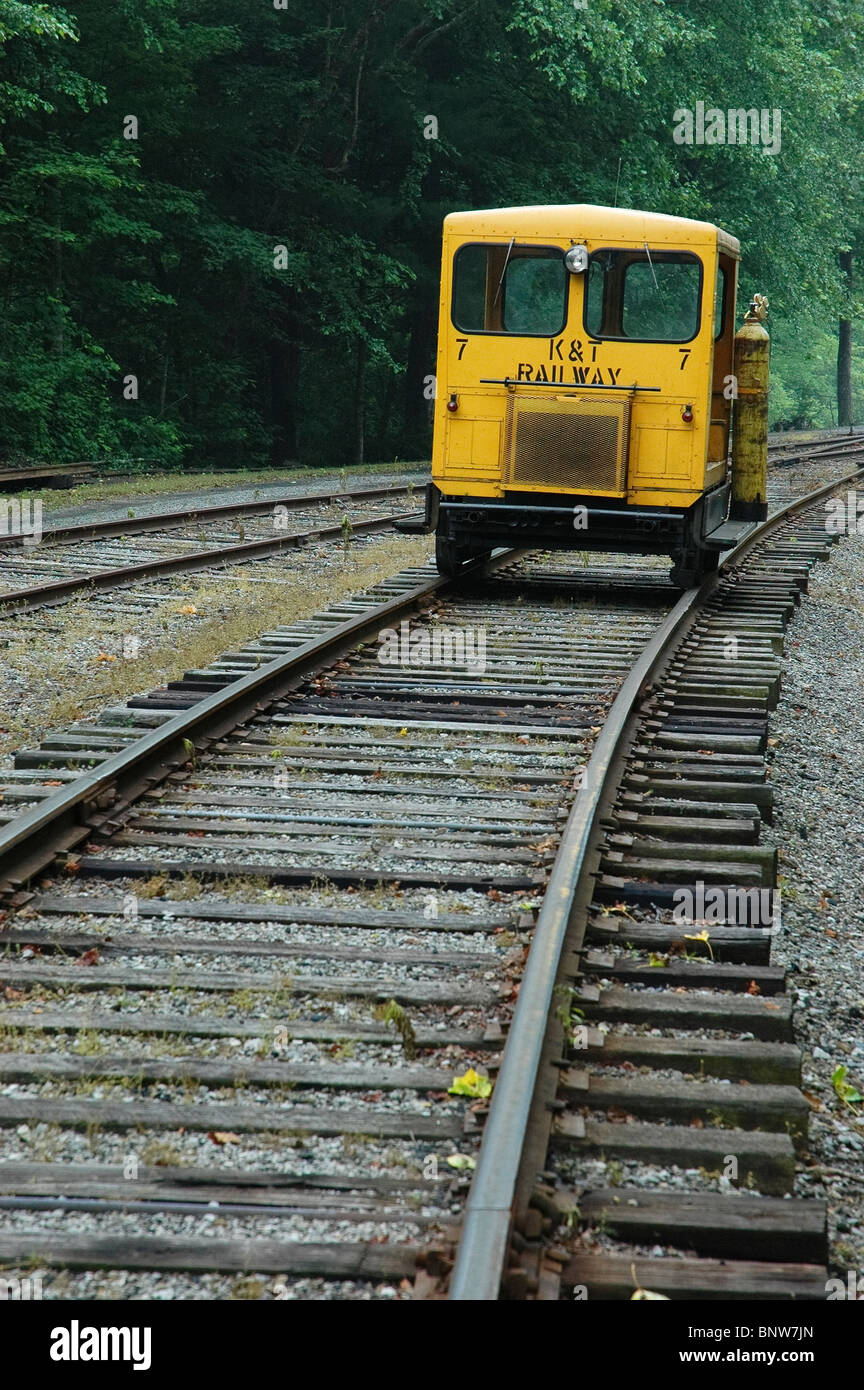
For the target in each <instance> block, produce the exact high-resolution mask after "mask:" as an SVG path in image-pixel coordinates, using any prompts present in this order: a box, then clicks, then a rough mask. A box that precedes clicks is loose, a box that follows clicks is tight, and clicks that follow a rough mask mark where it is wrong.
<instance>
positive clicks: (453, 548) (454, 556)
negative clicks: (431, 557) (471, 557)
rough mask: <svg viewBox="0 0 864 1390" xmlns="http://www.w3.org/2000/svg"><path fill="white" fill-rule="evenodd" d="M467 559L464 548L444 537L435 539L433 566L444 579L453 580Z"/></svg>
mask: <svg viewBox="0 0 864 1390" xmlns="http://www.w3.org/2000/svg"><path fill="white" fill-rule="evenodd" d="M467 559H468V555H467V552H466V550H465V547H464V546H461V545H457V544H456V542H455V541H451V540H449V539H448V537H446V536H436V537H435V565H436V568H437V570H438V573H439V574H442V575H443V576H444V578H445V579H455V578H456V575H457V574H458V573H459V571H460V569H461V568H462V565H463V564H464V562H465V561H466V560H467Z"/></svg>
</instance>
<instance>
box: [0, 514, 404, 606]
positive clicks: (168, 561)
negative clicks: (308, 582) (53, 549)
mask: <svg viewBox="0 0 864 1390" xmlns="http://www.w3.org/2000/svg"><path fill="white" fill-rule="evenodd" d="M396 520H398V514H397V515H394V516H376V517H369V518H368V519H367V520H365V521H354V522H352V523H351V534H352V535H355V536H364V535H372V534H374V533H375V532H378V531H386V530H387V529H388V528H389V527H391V526H392V525H393V522H394V521H396ZM343 534H344V532H343V530H342V527H341V526H314V527H312V528H311V529H310V530H308V531H293V532H287V531H286V532H281V531H277V532H276V533H275V534H274V535H272V536H265V537H264V539H263V540H256V541H241V542H240V543H239V544H237V545H224V546H217V547H214V549H212V550H189V551H187V552H186V553H185V554H183V555H163V556H161V557H160V558H159V559H157V560H143V561H141V562H140V563H139V564H137V565H118V566H115V567H114V568H113V569H106V570H92V571H91V572H90V573H89V574H76V575H75V576H73V577H72V578H71V579H52V580H49V581H48V583H46V584H36V585H33V586H32V587H29V588H26V589H10V590H9V591H8V592H7V593H5V594H4V593H0V613H30V612H33V611H34V610H36V609H38V608H49V607H51V605H52V604H57V603H66V602H67V600H68V599H70V598H72V597H73V595H75V594H79V593H84V594H87V593H104V592H106V591H110V590H111V589H122V588H124V587H125V586H127V585H129V584H137V583H139V582H140V581H141V580H147V579H158V578H160V577H161V576H163V575H171V574H195V573H198V572H200V571H201V570H208V569H222V568H224V566H225V565H236V564H240V563H241V562H242V561H244V560H263V559H266V558H267V556H268V555H277V554H278V553H279V551H280V550H285V549H287V548H289V547H291V546H300V545H304V544H305V543H306V542H308V541H313V540H334V539H335V540H338V539H339V538H340V537H341V536H343Z"/></svg>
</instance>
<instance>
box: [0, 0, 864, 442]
mask: <svg viewBox="0 0 864 1390" xmlns="http://www.w3.org/2000/svg"><path fill="white" fill-rule="evenodd" d="M862 42H864V9H862V6H861V3H860V0H822V2H821V3H816V2H815V0H761V3H760V4H759V5H758V6H757V5H754V4H753V0H725V3H724V4H723V5H709V4H706V3H705V0H575V3H574V0H319V3H309V0H68V3H66V4H65V5H63V6H60V5H55V4H54V3H46V4H26V3H19V0H0V53H2V69H0V154H2V163H0V190H2V191H0V278H2V318H0V457H3V458H5V459H6V460H9V461H11V462H13V463H14V462H17V461H20V460H24V459H40V460H47V461H71V460H84V459H121V458H136V459H138V458H140V459H146V460H150V461H152V462H157V463H164V464H166V465H168V464H173V465H176V464H177V463H178V462H189V463H193V462H194V463H199V462H200V463H208V464H211V465H214V466H240V465H253V466H254V465H258V464H276V465H282V464H283V463H285V462H286V461H289V460H295V459H296V460H300V461H301V462H302V463H306V464H316V465H317V464H331V463H332V464H345V463H350V462H354V461H359V460H360V459H362V458H363V457H365V458H366V459H368V460H372V459H392V458H394V457H399V458H403V459H404V458H423V457H428V454H429V440H430V431H429V412H430V405H429V401H428V399H427V398H426V397H427V396H428V389H427V390H426V391H425V392H424V379H425V378H426V377H427V376H428V375H429V374H430V373H431V372H432V371H434V351H435V331H436V328H435V321H436V312H437V275H438V255H439V235H440V224H441V220H442V218H443V217H444V215H445V214H446V213H447V212H449V211H452V210H455V209H460V208H467V207H472V206H473V207H485V206H507V205H510V204H519V203H534V202H597V203H610V204H611V203H613V202H615V201H617V202H618V204H619V205H621V206H629V207H641V208H646V209H651V210H656V211H665V212H671V213H676V214H681V215H683V216H689V217H697V218H706V219H708V220H710V221H713V222H718V223H720V224H721V225H723V226H725V227H727V228H728V229H729V230H730V231H732V232H733V233H734V234H735V235H737V236H738V237H739V238H740V240H741V242H742V247H743V252H744V258H745V270H744V279H743V285H742V290H743V293H744V294H747V293H750V292H752V291H754V290H760V291H763V292H765V293H767V294H768V296H769V299H770V301H771V306H772V314H771V322H770V328H771V331H772V337H773V339H774V388H773V398H772V418H773V419H774V420H777V419H796V418H797V419H801V420H806V421H808V422H811V423H814V424H824V425H830V424H832V423H835V422H837V421H838V419H839V421H840V422H841V423H848V422H849V421H850V420H851V419H852V418H856V416H855V413H856V411H857V418H864V347H862V340H864V331H862V328H861V304H862V291H861V286H862V283H864V277H862V273H861V264H862V259H861V258H862V252H864V183H862V170H861V149H862V136H864V102H862V88H864V62H862ZM700 102H702V103H705V105H706V106H707V107H709V108H710V107H712V106H714V107H717V108H722V109H726V108H756V109H758V110H759V111H761V112H767V113H773V114H775V115H776V113H778V112H779V113H781V115H782V141H780V140H775V141H774V145H777V146H778V148H774V145H772V146H770V147H769V146H767V145H766V144H765V143H762V144H746V145H745V144H738V145H731V144H721V143H714V144H711V143H708V142H706V143H679V142H678V140H677V139H676V138H673V132H674V130H675V119H676V118H675V113H676V112H680V111H681V110H682V109H684V110H689V111H693V110H696V109H697V104H698V103H700Z"/></svg>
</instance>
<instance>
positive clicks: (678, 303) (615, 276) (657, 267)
mask: <svg viewBox="0 0 864 1390" xmlns="http://www.w3.org/2000/svg"><path fill="white" fill-rule="evenodd" d="M701 297H702V263H701V261H700V260H699V259H698V258H697V257H696V256H692V255H690V254H689V253H688V252H685V251H651V250H650V249H646V250H645V251H635V250H622V251H598V252H595V253H594V255H593V256H592V257H591V261H590V263H589V266H588V284H587V287H586V292H585V327H586V329H587V330H588V332H589V333H590V335H591V337H592V338H630V339H633V340H634V341H641V342H650V343H687V342H690V340H691V339H692V338H695V336H696V334H697V333H698V331H699V304H700V300H701Z"/></svg>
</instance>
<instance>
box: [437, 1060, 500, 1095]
mask: <svg viewBox="0 0 864 1390" xmlns="http://www.w3.org/2000/svg"><path fill="white" fill-rule="evenodd" d="M447 1094H448V1095H451V1096H471V1097H472V1098H473V1099H475V1100H485V1099H486V1097H487V1096H491V1094H492V1082H491V1081H490V1080H489V1077H488V1076H481V1075H480V1073H479V1072H476V1071H475V1070H474V1068H473V1067H469V1068H468V1070H467V1071H466V1072H465V1075H464V1076H456V1077H454V1078H453V1085H452V1086H451V1087H450V1089H449V1091H448V1093H447Z"/></svg>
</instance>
